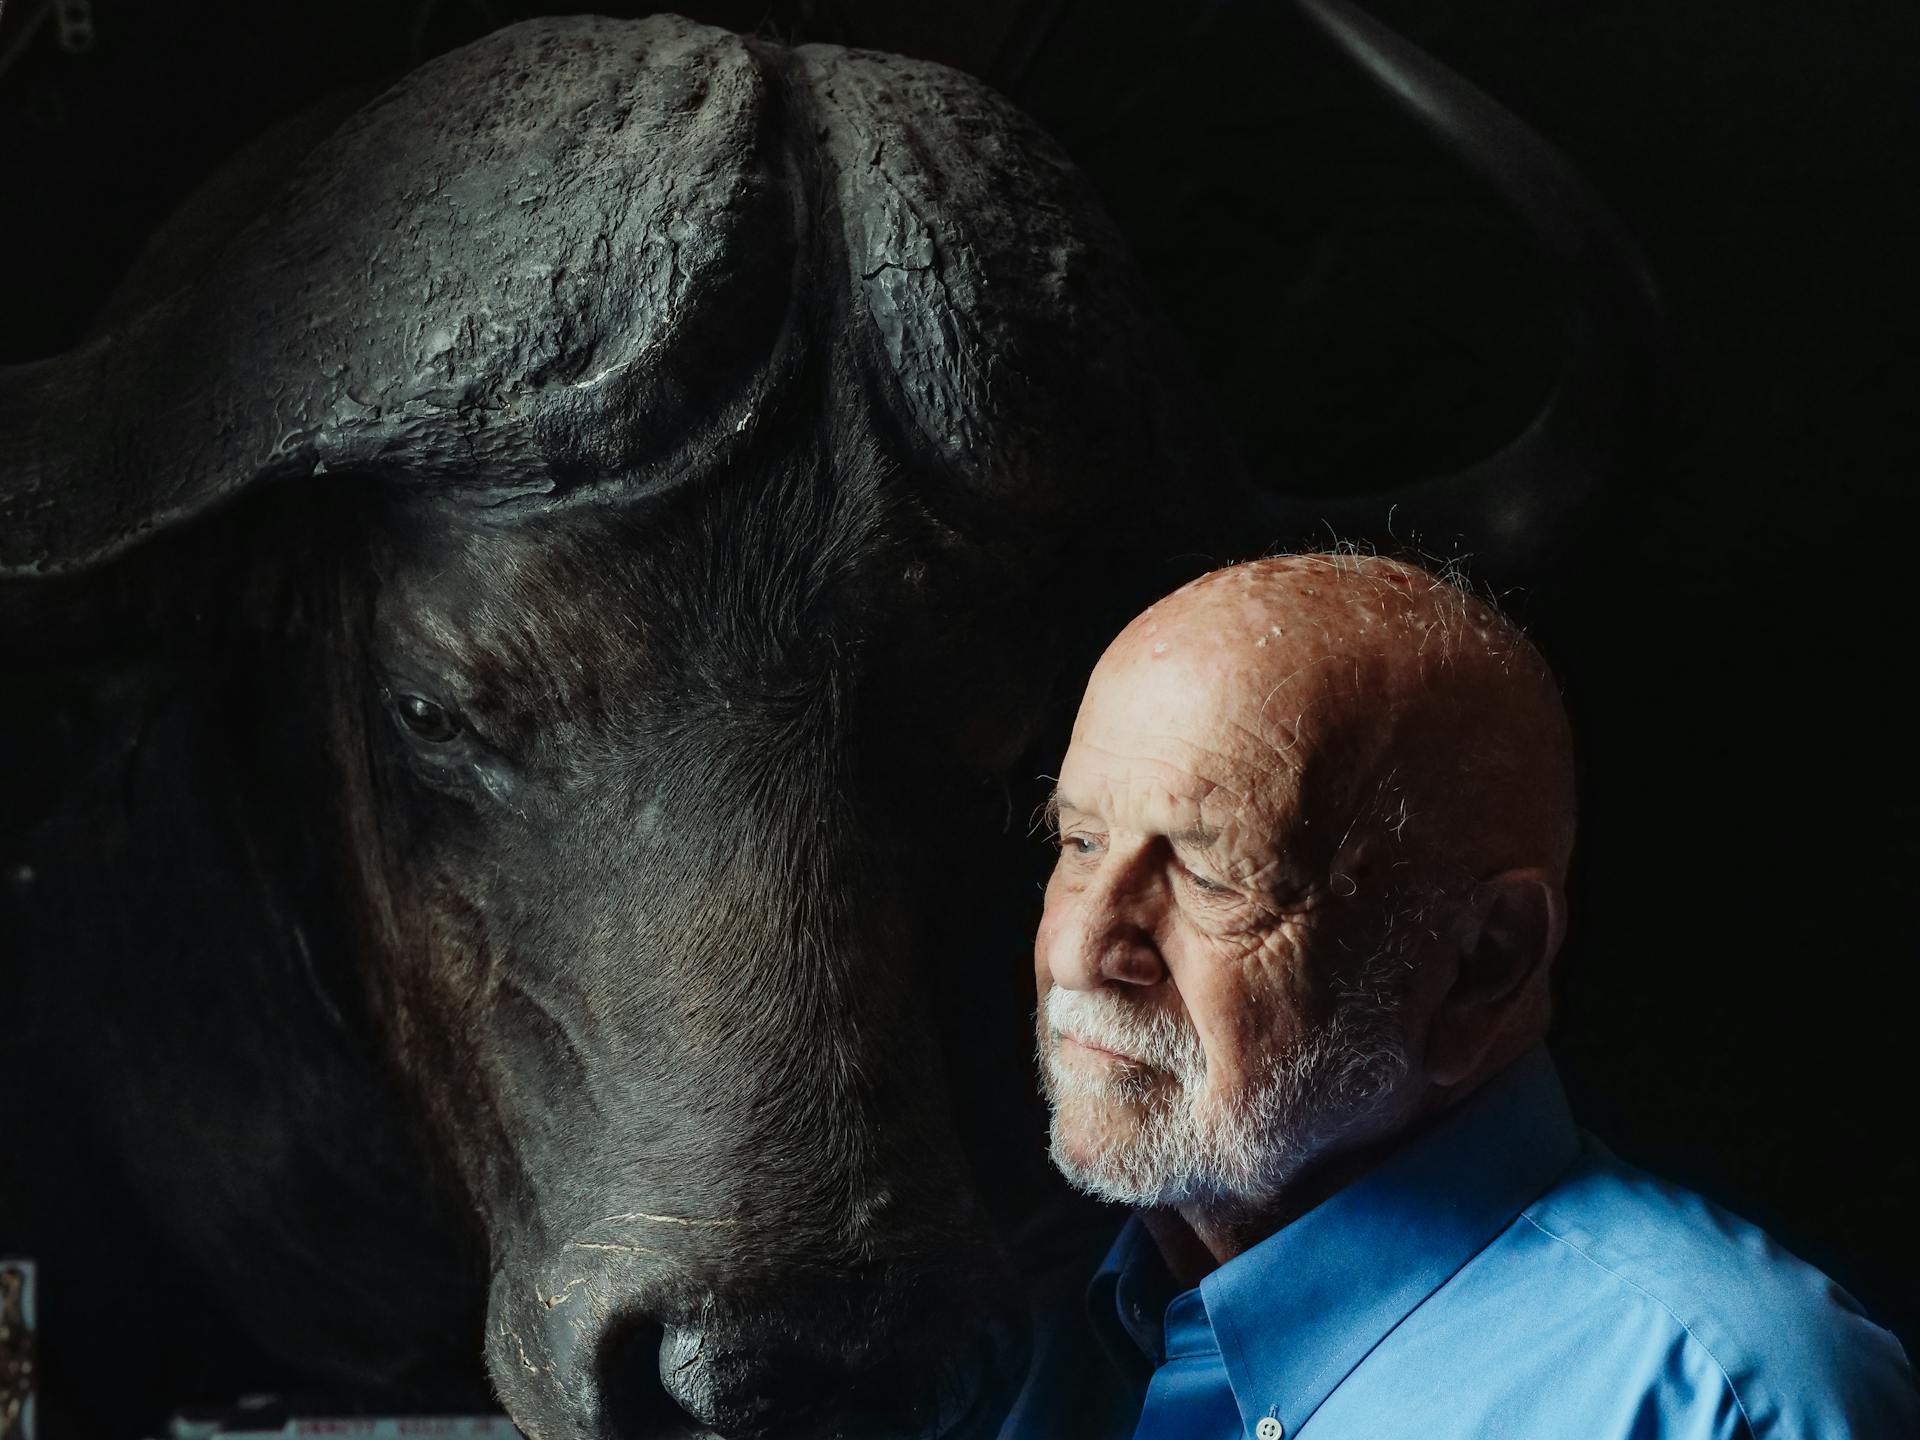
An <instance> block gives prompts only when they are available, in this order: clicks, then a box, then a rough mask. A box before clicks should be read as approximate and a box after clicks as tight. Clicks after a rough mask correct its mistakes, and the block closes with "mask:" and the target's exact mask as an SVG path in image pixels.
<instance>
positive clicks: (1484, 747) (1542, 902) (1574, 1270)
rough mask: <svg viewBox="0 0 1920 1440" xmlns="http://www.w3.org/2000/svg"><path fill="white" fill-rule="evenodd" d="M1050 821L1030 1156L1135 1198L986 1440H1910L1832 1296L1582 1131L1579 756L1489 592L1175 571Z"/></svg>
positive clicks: (1091, 701)
mask: <svg viewBox="0 0 1920 1440" xmlns="http://www.w3.org/2000/svg"><path fill="white" fill-rule="evenodd" d="M1053 809H1054V820H1055V824H1056V828H1057V831H1058V836H1059V846H1060V854H1059V859H1058V862H1057V864H1056V867H1055V869H1054V872H1053V877H1052V880H1051V882H1050V883H1049V885H1048V888H1047V897H1046V908H1045V913H1044V917H1043V919H1042V921H1041V925H1040V933H1039V937H1038V941H1037V943H1036V945H1035V962H1036V971H1037V975H1038V980H1039V992H1040V1010H1039V1047H1040V1060H1041V1065H1042V1071H1043V1076H1044V1080H1045V1084H1046V1090H1047V1095H1048V1099H1049V1101H1050V1103H1051V1106H1052V1111H1053V1124H1052V1149H1053V1157H1054V1160H1055V1163H1056V1164H1057V1165H1058V1166H1059V1167H1060V1169H1061V1170H1062V1171H1063V1172H1064V1173H1065V1174H1066V1176H1067V1177H1068V1178H1069V1179H1070V1180H1071V1181H1073V1182H1074V1183H1075V1184H1076V1185H1078V1186H1080V1187H1081V1188H1083V1189H1084V1190H1086V1191H1088V1192H1090V1193H1091V1194H1093V1195H1096V1196H1099V1197H1101V1198H1103V1199H1107V1200H1112V1201H1118V1202H1121V1203H1124V1204H1126V1205H1129V1206H1132V1207H1135V1208H1136V1212H1137V1213H1136V1214H1135V1215H1134V1217H1133V1218H1132V1219H1131V1220H1130V1221H1129V1222H1128V1223H1127V1225H1126V1226H1125V1228H1124V1229H1123V1230H1122V1232H1121V1234H1120V1236H1119V1239H1118V1240H1117V1241H1116V1242H1115V1243H1114V1245H1113V1247H1112V1249H1111V1251H1110V1252H1109V1254H1108V1255H1107V1258H1106V1260H1105V1262H1104V1263H1102V1264H1101V1265H1100V1267H1099V1269H1098V1271H1097V1273H1096V1274H1095V1275H1094V1277H1093V1281H1092V1284H1091V1287H1090V1288H1085V1276H1084V1274H1082V1275H1081V1276H1079V1277H1078V1278H1077V1279H1076V1280H1075V1282H1074V1284H1073V1287H1072V1288H1073V1290H1074V1292H1075V1293H1074V1294H1073V1295H1072V1297H1071V1303H1066V1304H1062V1305H1059V1306H1057V1307H1055V1310H1054V1312H1053V1313H1051V1314H1050V1315H1047V1316H1045V1317H1043V1324H1042V1327H1041V1334H1040V1344H1039V1348H1038V1352H1037V1358H1036V1362H1035V1368H1034V1371H1033V1374H1032V1376H1031V1378H1030V1380H1029V1383H1028V1386H1027V1389H1026V1391H1025V1393H1024V1394H1023V1395H1022V1397H1021V1400H1020V1402H1019V1404H1018V1406H1017V1407H1016V1409H1015V1411H1014V1414H1013V1417H1012V1419H1011V1420H1010V1421H1009V1424H1008V1426H1007V1429H1006V1431H1005V1434H1006V1435H1008V1436H1011V1437H1028V1436H1031V1437H1041V1436H1045V1437H1049V1440H1057V1437H1072V1436H1089V1437H1093V1436H1101V1437H1117V1440H1124V1437H1126V1436H1128V1435H1134V1436H1136V1437H1138V1440H1163V1437H1164V1440H1173V1437H1179V1440H1230V1437H1236V1436H1242V1435H1245V1436H1250V1437H1253V1440H1286V1437H1290V1436H1296V1435H1302V1434H1304V1435H1305V1436H1306V1437H1308V1440H1341V1437H1365V1440H1388V1437H1394V1436H1407V1437H1415V1436H1417V1437H1419V1440H1452V1437H1461V1440H1465V1437H1469V1436H1472V1437H1484V1436H1493V1435H1499V1436H1539V1437H1555V1440H1560V1437H1569V1436H1582V1437H1585V1436H1619V1437H1623V1440H1624V1437H1628V1436H1632V1437H1636V1440H1637V1437H1653V1436H1685V1437H1702V1440H1705V1437H1720V1436H1758V1437H1774V1436H1782V1437H1784V1436H1814V1435H1819V1436H1842V1435H1857V1436H1889V1437H1891V1436H1908V1437H1912V1436H1920V1404H1916V1399H1915V1392H1914V1387H1913V1380H1912V1375H1911V1372H1910V1371H1909V1369H1908V1366H1907V1362H1906V1359H1905V1357H1904V1356H1903V1355H1902V1353H1901V1351H1900V1347H1899V1345H1898V1343H1897V1342H1896V1341H1895V1340H1894V1339H1893V1337H1892V1336H1890V1335H1889V1334H1888V1333H1887V1332H1885V1331H1884V1330H1881V1329H1880V1328H1878V1327H1877V1326H1875V1325H1874V1324H1872V1323H1871V1322H1870V1321H1869V1320H1867V1319H1866V1318H1865V1317H1864V1316H1863V1315H1862V1314H1861V1312H1860V1310H1859V1308H1858V1307H1857V1306H1856V1305H1855V1304H1854V1302H1853V1301H1852V1300H1851V1299H1849V1298H1848V1297H1847V1296H1846V1295H1845V1294H1844V1293H1843V1292H1842V1291H1840V1290H1839V1289H1838V1287H1836V1286H1835V1285H1834V1284H1833V1283H1832V1282H1831V1281H1829V1280H1828V1279H1827V1278H1826V1277H1825V1276H1823V1275H1821V1274H1820V1273H1818V1272H1817V1271H1815V1270H1813V1269H1812V1268H1810V1267H1808V1266H1806V1265H1804V1264H1802V1263H1801V1262H1799V1261H1797V1260H1795V1259H1793V1258H1792V1257H1791V1256H1788V1255H1786V1254H1785V1253H1783V1252H1782V1251H1780V1250H1779V1249H1778V1248H1777V1247H1775V1246H1774V1245H1773V1243H1772V1242H1771V1241H1770V1240H1769V1239H1768V1238H1767V1237H1766V1236H1765V1235H1764V1234H1762V1233H1760V1232H1759V1231H1758V1230H1755V1229H1754V1228H1753V1227H1751V1226H1749V1225H1747V1224H1745V1223H1744V1222H1742V1221H1740V1220H1738V1219H1736V1218H1734V1217H1733V1216H1731V1215H1728V1214H1726V1213H1725V1212H1724V1211H1721V1210H1719V1209H1717V1208H1715V1207H1714V1206H1713V1205H1711V1204H1709V1203H1708V1202H1707V1201H1705V1200H1703V1199H1701V1198H1699V1197H1698V1196H1695V1195H1691V1194H1689V1193H1687V1192H1686V1191H1684V1190H1680V1189H1678V1188H1676V1187H1674V1186H1671V1185H1667V1184H1665V1183H1663V1182H1661V1181H1659V1180H1656V1179H1654V1178H1652V1177H1650V1176H1648V1175H1645V1174H1643V1173H1641V1172H1640V1171H1637V1170H1635V1169H1633V1168H1632V1167H1630V1166H1628V1165H1626V1164H1623V1163H1622V1162H1621V1161H1619V1160H1617V1159H1616V1158H1615V1157H1614V1156H1613V1155H1612V1154H1610V1153H1609V1152H1608V1151H1607V1150H1606V1149H1605V1148H1604V1147H1603V1146H1601V1145H1600V1144H1599V1143H1598V1142H1597V1141H1595V1140H1593V1139H1592V1138H1590V1137H1587V1136H1585V1135H1583V1134H1582V1133H1581V1132H1580V1131H1578V1130H1577V1129H1576V1128H1575V1126H1574V1123H1573V1121H1572V1119H1571V1118H1570V1116H1569V1114H1568V1111H1567V1106H1566V1101H1565V1099H1564V1097H1563V1095H1562V1093H1561V1090H1560V1087H1559V1084H1558V1082H1557V1081H1556V1079H1555V1077H1554V1071H1553V1066H1552V1064H1551V1062H1550V1061H1549V1059H1548V1058H1547V1055H1546V1053H1545V1051H1544V1050H1543V1048H1542V1040H1543V1037H1544V1035H1545V1033H1546V1029H1547V1021H1548V1017H1549V993H1548V978H1549V972H1550V968H1551V965H1552V962H1553V959H1554V956H1555V953H1556V952H1557V951H1558V950H1559V948H1560V944H1561V940H1562V937H1563V936H1564V934H1565V931H1566V925H1567V910H1566V900H1565V896H1564V892H1565V885H1566V876H1567V862H1568V857H1569V854H1570V852H1571V850H1572V847H1573V836H1574V778H1573V760H1572V748H1571V744H1570V740H1569V736H1568V729H1567V722H1566V718H1565V714H1564V711H1563V709H1562V706H1561V702H1560V697H1559V692H1558V689H1557V687H1556V686H1555V683H1554V680H1553V676H1552V674H1551V673H1550V672H1549V670H1548V668H1547V666H1546V665H1545V663H1544V662H1543V661H1542V660H1541V658H1540V656H1539V655H1538V654H1537V653H1536V652H1535V651H1534V649H1533V647H1532V646H1531V645H1529V644H1528V643H1527V641H1526V640H1525V639H1524V638H1523V637H1522V636H1521V635H1520V633H1519V632H1518V631H1517V630H1516V629H1515V628H1514V627H1513V626H1512V625H1511V624H1509V623H1508V622H1507V621H1506V620H1505V619H1503V618H1502V617H1501V616H1500V615H1498V614H1496V613H1495V612H1494V611H1493V610H1491V609H1490V608H1489V607H1487V606H1485V605H1483V604H1481V603H1479V602H1478V601H1477V600H1475V599H1473V598H1472V597H1470V596H1468V595H1466V594H1463V593H1461V592H1460V591H1459V590H1457V589H1455V588H1453V587H1451V586H1449V585H1447V584H1444V583H1442V582H1441V581H1439V580H1437V579H1436V578H1435V577H1433V576H1431V575H1429V574H1427V573H1426V572H1425V571H1423V570H1420V569H1418V568H1415V567H1414V566H1411V565H1406V564H1401V563H1398V562H1395V561H1391V560H1387V559H1381V558H1374V557H1368V556H1357V555H1307V556H1293V557H1286V558H1280V559H1273V560H1263V561H1258V562H1254V563H1252V564H1247V565H1241V566H1236V567H1233V568H1231V569H1227V570H1222V571H1218V572H1216V573H1214V574H1212V575H1209V576H1207V577H1205V578H1203V579H1201V580H1198V581H1196V582H1194V583H1193V584H1191V585H1189V586H1187V587H1186V588H1185V589H1182V590H1180V591H1178V592H1176V593H1175V594H1173V595H1172V596H1170V597H1168V598H1167V599H1165V600H1163V601H1161V602H1160V603H1159V604H1157V605H1155V606H1154V607H1153V608H1152V609H1150V610H1148V611H1147V612H1146V613H1145V614H1143V615H1141V616H1140V617H1139V618H1138V619H1136V620H1135V621H1133V623H1132V624H1130V625H1129V626H1128V627H1127V628H1126V630H1125V631H1124V632H1123V633H1122V634H1121V635H1120V637H1119V638H1118V639H1117V640H1115V641H1114V642H1113V644H1112V646H1111V647H1110V648H1109V649H1108V650H1107V652H1106V654H1105V655H1104V657H1102V659H1101V661H1100V663H1099V665H1098V666H1097V667H1096V669H1095V671H1094V674H1093V677H1092V680H1091V682H1090V683H1089V685H1088V687H1087V693H1086V697H1085V699H1084V701H1083V702H1082V705H1081V708H1080V713H1079V717H1078V719H1077V721H1076V722H1075V725H1074V730H1073V736H1072V740H1071V743H1070V746H1069V748H1068V751H1067V754H1066V757H1065V759H1064V761H1063V762H1062V764H1061V769H1060V776H1059V784H1058V787H1057V790H1056V793H1055V799H1054V802H1053ZM1083 1289H1084V1295H1083V1294H1082V1293H1080V1292H1081V1291H1082V1290H1083ZM1083 1299H1084V1308H1083V1307H1082V1304H1081V1302H1082V1300H1083Z"/></svg>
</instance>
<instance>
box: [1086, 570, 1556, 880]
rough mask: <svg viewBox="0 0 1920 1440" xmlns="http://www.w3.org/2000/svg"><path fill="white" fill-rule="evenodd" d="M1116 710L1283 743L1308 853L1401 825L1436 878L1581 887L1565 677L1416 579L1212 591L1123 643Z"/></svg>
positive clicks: (1406, 859)
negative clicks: (1572, 880) (1219, 724)
mask: <svg viewBox="0 0 1920 1440" xmlns="http://www.w3.org/2000/svg"><path fill="white" fill-rule="evenodd" d="M1109 702H1112V703H1117V704H1119V705H1120V706H1122V707H1123V708H1134V709H1137V710H1148V711H1150V710H1153V709H1157V708H1161V707H1164V709H1165V711H1166V712H1167V715H1166V718H1167V719H1168V720H1169V721H1170V722H1171V721H1173V720H1174V717H1175V714H1176V713H1177V712H1178V711H1181V710H1186V711H1188V712H1191V711H1193V710H1194V709H1195V708H1196V707H1199V706H1204V707H1206V708H1207V709H1209V710H1211V711H1212V712H1213V714H1214V715H1216V716H1217V717H1219V718H1220V719H1221V720H1222V721H1225V722H1227V723H1229V724H1231V725H1232V726H1234V727H1236V728H1241V729H1243V730H1244V732H1245V733H1246V735H1247V737H1248V738H1249V739H1256V740H1259V741H1263V742H1266V743H1267V744H1269V745H1271V746H1273V747H1275V748H1276V749H1277V751H1278V752H1279V753H1280V754H1281V755H1282V757H1283V759H1282V763H1281V765H1280V766H1279V767H1278V768H1279V771H1280V772H1281V774H1276V775H1275V776H1274V779H1275V780H1276V781H1279V783H1281V784H1282V786H1283V787H1285V788H1289V789H1291V790H1293V791H1294V793H1295V795H1296V798H1297V804H1296V805H1295V806H1294V807H1293V808H1294V809H1295V810H1297V812H1298V813H1297V814H1294V815H1291V816H1290V817H1288V818H1289V819H1291V820H1292V821H1294V822H1296V823H1295V824H1294V825H1293V827H1292V828H1293V829H1294V830H1295V831H1296V832H1297V833H1296V834H1295V835H1294V836H1293V838H1294V839H1295V841H1296V843H1299V844H1301V845H1306V846H1309V847H1318V848H1319V849H1321V850H1325V849H1326V847H1327V846H1329V845H1331V844H1332V843H1333V842H1334V841H1335V840H1336V839H1337V838H1339V837H1342V836H1344V837H1345V838H1346V840H1347V841H1348V842H1349V844H1352V843H1353V842H1355V841H1357V840H1359V839H1361V838H1363V834H1372V833H1374V832H1378V831H1381V830H1385V831H1388V832H1390V833H1391V838H1392V840H1393V842H1394V848H1395V849H1396V850H1397V852H1398V857H1397V863H1400V864H1402V865H1403V866H1405V865H1409V864H1410V865H1414V866H1417V867H1418V870H1419V872H1420V873H1419V877H1418V878H1419V879H1420V880H1421V881H1423V882H1432V883H1436V884H1454V883H1457V882H1459V881H1462V880H1464V879H1466V878H1467V877H1469V876H1478V875H1481V874H1484V873H1490V872H1495V871H1499V870H1505V869H1512V868H1516V867H1522V866H1527V867H1537V868H1539V869H1541V870H1543V871H1545V872H1546V873H1548V874H1550V875H1551V876H1552V877H1553V878H1554V880H1555V883H1557V884H1564V882H1565V876H1566V869H1567V863H1568V859H1569V856H1570V854H1571V851H1572V847H1573V835H1574V782H1573V757H1572V744H1571V739H1570V735H1569V731H1568V727H1567V721H1566V713H1565V710H1564V707H1563V706H1562V704H1561V700H1560V693H1559V688H1558V686H1557V685H1556V684H1555V682H1554V678H1553V675H1552V672H1551V671H1550V670H1549V669H1548V667H1547V664H1546V662H1545V661H1544V660H1543V659H1542V658H1541V657H1540V655H1539V653H1538V651H1536V650H1535V649H1534V648H1533V646H1532V644H1531V643H1529V642H1528V640H1527V639H1526V637H1525V636H1524V635H1523V634H1521V633H1520V631H1519V629H1518V628H1517V627H1516V626H1514V625H1513V624H1512V622H1510V621H1509V620H1507V619H1506V617H1505V616H1503V615H1501V614H1500V613H1499V612H1497V611H1496V610H1494V609H1493V608H1492V607H1491V606H1489V605H1486V604H1484V603H1483V602H1481V601H1480V600H1478V599H1476V598H1475V597H1474V596H1472V595H1469V594H1467V593H1465V592H1463V591H1461V590H1460V589H1458V588H1456V587H1455V586H1453V585H1451V584H1449V583H1448V582H1447V581H1445V580H1443V579H1441V578H1439V577H1438V576H1435V575H1433V574H1430V573H1429V572H1427V571H1425V570H1422V569H1421V568H1419V567H1418V566H1415V565H1411V564H1408V563H1406V562H1404V561H1400V560H1392V559H1387V558H1385V557H1381V556H1374V555H1353V554H1326V555H1321V554H1311V555H1287V556H1278V557H1274V558H1271V559H1265V560H1255V561H1249V562H1247V563H1246V564H1242V565H1235V566H1231V567H1229V568H1227V569H1224V570H1217V571H1214V572H1213V573H1211V574H1209V575H1205V576H1202V577H1201V578H1200V579H1198V580H1195V581H1193V582H1192V583H1191V584H1189V585H1186V586H1184V587H1183V588H1181V589H1180V590H1177V591H1175V592H1174V593H1173V594H1171V595H1169V596H1167V597H1166V598H1165V599H1163V600H1161V601H1160V602H1158V603H1157V604H1155V605H1154V606H1152V607H1151V608H1150V609H1148V610H1147V611H1146V612H1145V613H1143V614H1142V615H1140V616H1139V617H1138V618H1137V619H1135V620H1134V621H1133V622H1132V623H1131V624H1130V625H1128V627H1127V628H1126V629H1125V630H1124V631H1123V632H1121V634H1120V636H1119V637H1118V638H1117V639H1116V640H1115V641H1114V643H1113V644H1112V646H1110V647H1109V649H1108V651H1107V653H1106V654H1105V655H1104V656H1103V657H1102V659H1101V661H1100V664H1099V666H1098V668H1097V669H1096V671H1095V673H1094V676H1093V679H1092V682H1091V684H1090V685H1089V688H1088V694H1087V704H1088V705H1089V706H1096V705H1105V704H1107V703H1109ZM1282 774H1283V775H1284V776H1285V778H1284V779H1282V778H1281V776H1282ZM1316 827H1318V830H1319V833H1318V835H1313V836H1310V835H1308V834H1306V833H1305V832H1307V831H1311V830H1313V829H1315V828H1316ZM1336 831H1337V834H1336V833H1335V832H1336ZM1323 858H1326V859H1332V858H1334V856H1332V855H1331V854H1329V855H1326V856H1324V857H1323Z"/></svg>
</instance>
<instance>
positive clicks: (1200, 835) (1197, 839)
mask: <svg viewBox="0 0 1920 1440" xmlns="http://www.w3.org/2000/svg"><path fill="white" fill-rule="evenodd" d="M1219 838H1220V832H1219V831H1218V830H1217V829H1215V828H1214V827H1213V826H1211V825H1189V826H1188V827H1187V828H1186V829H1184V830H1170V831H1168V832H1167V839H1169V840H1171V841H1172V842H1173V843H1174V844H1175V845H1186V846H1190V847H1192V848H1193V849H1196V850H1204V849H1206V848H1207V847H1208V846H1209V845H1211V844H1213V842H1214V841H1216V840H1218V839H1219Z"/></svg>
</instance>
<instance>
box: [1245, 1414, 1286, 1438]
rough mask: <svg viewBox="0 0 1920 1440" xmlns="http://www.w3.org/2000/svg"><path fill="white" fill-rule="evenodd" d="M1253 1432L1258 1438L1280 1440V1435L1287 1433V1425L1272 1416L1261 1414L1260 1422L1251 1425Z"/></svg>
mask: <svg viewBox="0 0 1920 1440" xmlns="http://www.w3.org/2000/svg"><path fill="white" fill-rule="evenodd" d="M1253 1433H1254V1434H1255V1435H1256V1436H1258V1437H1259V1440H1280V1437H1281V1436H1283V1435H1285V1434H1286V1433H1287V1427H1286V1426H1284V1425H1282V1424H1281V1423H1280V1422H1279V1421H1278V1420H1276V1419H1274V1417H1273V1416H1271V1415H1263V1416H1261V1417H1260V1423H1259V1424H1258V1425H1256V1426H1254V1427H1253Z"/></svg>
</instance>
